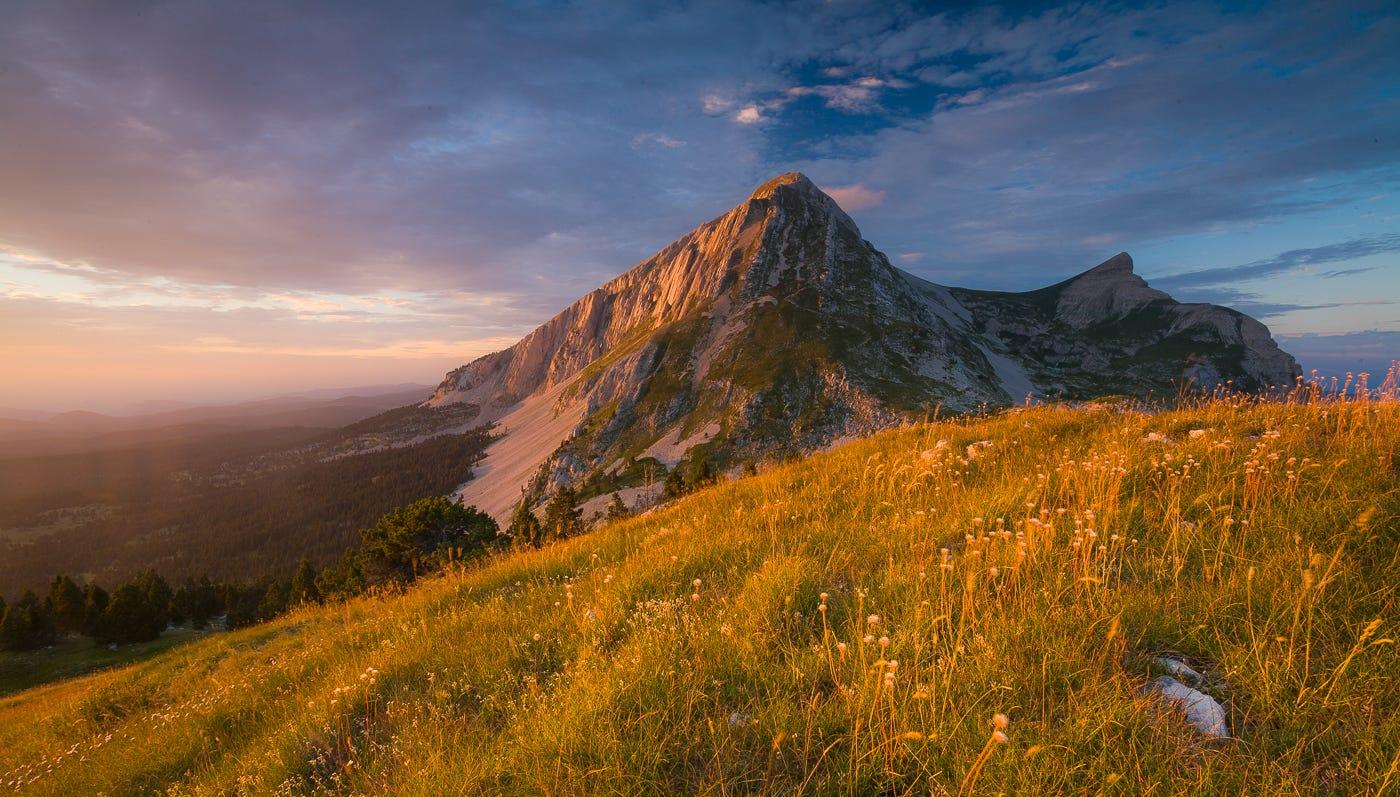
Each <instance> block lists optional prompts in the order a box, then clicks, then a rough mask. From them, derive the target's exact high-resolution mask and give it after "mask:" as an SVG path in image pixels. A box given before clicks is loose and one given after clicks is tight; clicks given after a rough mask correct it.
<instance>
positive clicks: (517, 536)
mask: <svg viewBox="0 0 1400 797" xmlns="http://www.w3.org/2000/svg"><path fill="white" fill-rule="evenodd" d="M506 534H508V535H510V538H511V540H513V541H514V542H515V543H516V544H517V545H529V546H531V547H534V548H538V547H540V545H541V544H543V543H544V534H543V529H542V528H541V526H540V519H539V518H538V517H535V513H534V511H533V510H531V509H530V501H529V499H528V498H522V499H521V500H520V503H519V504H517V505H516V507H515V512H514V513H512V514H511V516H510V526H508V527H507V528H506Z"/></svg>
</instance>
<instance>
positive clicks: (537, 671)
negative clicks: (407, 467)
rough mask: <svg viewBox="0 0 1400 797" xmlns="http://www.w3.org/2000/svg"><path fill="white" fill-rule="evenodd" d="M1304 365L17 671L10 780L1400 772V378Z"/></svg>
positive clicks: (707, 497)
mask: <svg viewBox="0 0 1400 797" xmlns="http://www.w3.org/2000/svg"><path fill="white" fill-rule="evenodd" d="M1297 398H1300V399H1302V400H1300V401H1298V402H1295V403H1260V402H1255V401H1251V400H1245V399H1238V398H1229V397H1226V398H1221V399H1218V400H1215V401H1211V402H1205V403H1202V404H1200V405H1199V406H1192V407H1187V408H1183V409H1179V410H1174V411H1170V412H1162V413H1156V414H1147V413H1141V412H1135V411H1132V410H1130V409H1126V408H1122V407H1092V406H1091V407H1084V408H1077V409H1075V408H1066V407H1055V406H1049V407H1038V408H1033V409H1025V410H1019V411H1013V412H1007V413H1003V414H1000V415H996V416H993V417H989V418H983V419H967V420H960V421H951V422H941V423H932V424H925V425H919V426H915V427H911V428H908V429H904V430H900V431H896V432H891V433H888V434H883V435H880V436H877V437H874V438H872V439H869V440H865V441H861V442H858V443H854V444H852V445H849V446H846V447H844V448H842V449H840V450H837V451H834V452H831V453H829V454H823V455H819V456H814V457H811V458H809V459H807V460H805V461H803V462H800V463H796V464H793V465H790V466H784V467H781V468H777V469H774V470H771V471H768V472H766V473H763V474H761V475H759V476H756V477H753V478H749V479H744V480H742V481H739V482H733V483H729V484H726V485H722V486H719V487H716V488H713V489H710V490H706V491H704V492H702V493H699V494H696V495H694V496H691V497H690V498H687V499H686V500H684V501H681V502H679V503H677V504H675V505H674V506H671V507H669V508H666V509H664V510H661V511H657V512H654V513H652V514H650V515H648V516H645V517H641V518H635V519H632V520H629V521H626V522H623V523H620V524H616V525H612V526H609V527H606V528H604V529H601V530H600V531H598V532H595V533H593V534H590V535H587V536H585V537H582V538H579V539H575V540H572V541H569V542H567V543H564V544H561V545H557V546H553V547H550V548H546V549H544V550H541V551H530V552H524V553H516V554H511V555H508V556H504V557H501V558H499V559H496V560H494V561H492V562H489V563H487V564H486V565H484V566H481V567H479V568H476V569H473V570H469V571H465V572H461V573H455V574H452V575H449V576H446V577H443V578H440V579H435V580H433V581H431V582H428V583H425V584H423V585H421V586H419V587H417V588H415V589H413V590H412V591H410V592H408V593H407V594H403V595H397V596H381V597H374V598H365V599H361V600H356V601H353V602H351V603H349V604H346V605H342V606H332V607H326V608H318V609H308V610H304V611H301V612H298V613H294V614H293V615H291V616H289V617H287V618H285V619H282V620H279V621H277V622H274V623H271V624H269V625H267V626H262V627H257V628H253V629H248V630H246V631H241V632H236V633H230V634H225V635H218V636H216V637H214V638H211V639H208V640H206V641H202V642H199V643H196V644H193V645H189V646H184V647H181V648H178V649H175V650H172V651H169V652H168V653H165V654H162V655H161V656H160V657H158V658H156V659H153V660H151V661H149V662H146V663H143V664H140V665H136V666H133V667H130V668H127V669H125V670H122V671H119V672H115V673H106V674H101V675H97V676H91V677H86V678H83V679H79V680H76V681H71V682H68V683H65V684H59V685H54V686H49V687H45V688H41V689H36V690H31V691H29V692H25V693H21V694H18V695H15V696H12V697H10V698H4V699H0V789H16V790H17V791H21V792H25V793H33V794H96V793H108V794H129V793H146V792H152V791H155V792H161V791H168V792H169V793H171V794H179V795H193V794H226V793H248V794H280V793H318V794H319V793H337V794H386V793H387V794H421V795H435V794H478V793H480V794H498V793H500V794H539V793H544V794H664V793H703V794H734V793H779V794H790V793H803V794H906V793H908V794H929V793H932V794H950V795H951V794H996V793H1007V794H1125V795H1127V794H1134V795H1136V794H1160V795H1166V794H1179V793H1195V794H1255V795H1284V794H1290V795H1291V794H1297V795H1305V794H1347V795H1351V794H1381V793H1396V790H1397V789H1400V772H1397V767H1400V763H1398V762H1400V759H1398V758H1397V756H1398V755H1400V658H1397V655H1396V651H1395V645H1394V642H1393V637H1394V635H1395V633H1396V621H1397V608H1398V607H1397V599H1400V579H1397V573H1398V572H1400V570H1398V569H1397V564H1400V553H1397V549H1400V486H1397V485H1400V403H1397V402H1395V401H1394V400H1387V401H1364V402H1363V401H1328V400H1325V398H1324V397H1320V396H1312V397H1311V398H1309V397H1307V396H1298V397H1297ZM1163 652H1171V653H1174V654H1176V655H1179V656H1182V657H1184V658H1186V659H1187V660H1189V661H1190V663H1191V664H1192V665H1193V666H1195V667H1197V668H1198V669H1201V670H1203V671H1204V672H1205V673H1206V674H1207V676H1208V677H1209V679H1210V682H1211V684H1212V691H1213V692H1214V694H1215V696H1216V697H1218V698H1220V699H1221V701H1222V702H1223V703H1224V704H1225V706H1226V708H1227V710H1228V717H1229V725H1230V729H1231V733H1232V735H1233V737H1234V738H1233V739H1231V740H1229V741H1225V742H1215V743H1209V742H1206V741H1204V740H1202V739H1201V738H1200V737H1198V736H1197V735H1196V734H1195V733H1194V732H1193V731H1192V730H1191V729H1190V727H1189V726H1188V725H1187V724H1186V723H1185V722H1184V720H1183V719H1182V718H1181V717H1179V716H1177V715H1176V714H1174V713H1173V712H1171V711H1168V710H1164V709H1163V708H1162V707H1161V706H1160V705H1159V704H1157V703H1154V702H1153V701H1152V700H1151V699H1149V698H1146V697H1144V696H1143V695H1142V692H1141V689H1142V686H1143V685H1144V684H1145V683H1146V682H1147V681H1148V680H1149V679H1150V677H1152V676H1153V675H1155V674H1156V673H1155V672H1154V671H1153V668H1154V664H1153V657H1154V655H1157V654H1160V653H1163Z"/></svg>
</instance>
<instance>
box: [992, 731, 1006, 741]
mask: <svg viewBox="0 0 1400 797" xmlns="http://www.w3.org/2000/svg"><path fill="white" fill-rule="evenodd" d="M992 741H994V742H996V743H997V744H1006V743H1007V741H1008V739H1007V738H1006V734H1004V733H1002V732H1001V731H992Z"/></svg>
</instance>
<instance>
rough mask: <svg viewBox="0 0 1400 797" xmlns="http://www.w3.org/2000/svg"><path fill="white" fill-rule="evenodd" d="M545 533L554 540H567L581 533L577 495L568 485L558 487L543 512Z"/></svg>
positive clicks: (581, 526) (581, 524)
mask: <svg viewBox="0 0 1400 797" xmlns="http://www.w3.org/2000/svg"><path fill="white" fill-rule="evenodd" d="M544 527H545V531H546V532H547V533H548V534H549V535H550V536H551V538H552V539H556V540H567V539H568V538H570V537H573V536H575V535H577V534H581V533H582V532H583V510H582V509H580V508H579V504H578V494H577V493H575V492H574V489H573V488H572V487H570V486H569V485H567V484H566V485H564V486H562V487H560V488H559V489H558V490H557V491H556V492H555V493H554V497H553V498H551V499H550V500H549V505H548V506H547V507H545V510H544Z"/></svg>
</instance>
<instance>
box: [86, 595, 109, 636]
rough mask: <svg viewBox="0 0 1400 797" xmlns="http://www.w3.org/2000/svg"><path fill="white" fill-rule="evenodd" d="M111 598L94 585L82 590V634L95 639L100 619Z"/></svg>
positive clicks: (100, 623) (100, 624)
mask: <svg viewBox="0 0 1400 797" xmlns="http://www.w3.org/2000/svg"><path fill="white" fill-rule="evenodd" d="M110 601H111V597H110V596H109V595H108V594H107V590H105V589H103V588H102V587H99V586H98V585H96V584H88V585H87V586H86V587H84V588H83V634H84V635H85V636H91V637H95V636H97V634H98V631H99V629H100V628H101V626H102V618H103V616H104V615H105V614H106V612H107V604H108V603H109V602H110Z"/></svg>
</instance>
